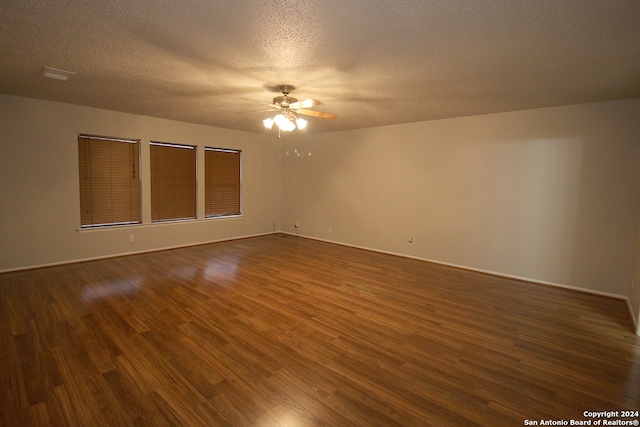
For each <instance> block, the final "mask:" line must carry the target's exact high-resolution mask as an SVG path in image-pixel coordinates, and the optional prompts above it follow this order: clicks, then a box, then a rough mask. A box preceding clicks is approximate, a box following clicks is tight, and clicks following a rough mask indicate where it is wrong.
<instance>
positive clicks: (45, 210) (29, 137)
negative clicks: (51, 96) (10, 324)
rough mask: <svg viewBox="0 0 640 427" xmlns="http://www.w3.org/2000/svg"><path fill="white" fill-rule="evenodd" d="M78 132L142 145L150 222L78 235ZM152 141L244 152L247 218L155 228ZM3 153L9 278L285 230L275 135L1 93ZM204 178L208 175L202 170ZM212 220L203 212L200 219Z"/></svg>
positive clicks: (1, 215) (3, 230)
mask: <svg viewBox="0 0 640 427" xmlns="http://www.w3.org/2000/svg"><path fill="white" fill-rule="evenodd" d="M78 133H88V134H95V135H106V136H116V137H124V138H139V139H141V140H142V146H141V148H142V150H141V151H142V174H143V183H144V185H143V222H144V223H146V224H143V225H140V226H131V227H119V228H113V229H101V230H92V231H78V229H79V226H80V210H79V209H80V207H79V197H78V191H79V190H78V188H79V187H78V185H79V184H78V159H77V157H78V154H77V150H78V148H77V134H78ZM149 140H157V141H164V142H176V143H183V144H192V145H197V146H198V150H199V154H200V156H199V159H200V160H202V159H203V158H204V157H203V155H202V152H203V150H204V146H205V145H207V146H213V147H225V148H234V149H241V150H242V162H243V182H242V183H243V189H242V203H243V212H244V216H243V217H241V218H230V219H217V220H216V219H210V220H205V219H201V220H196V221H188V222H181V223H167V224H153V225H152V224H149V223H150V216H151V214H150V210H149V206H150V184H149V179H148V173H149V167H148V165H149V148H148V147H149V146H148V144H149ZM0 153H1V154H0V182H2V186H1V188H0V200H1V204H0V271H6V270H13V269H20V268H25V267H32V266H40V265H48V264H55V263H61V262H69V261H75V260H82V259H90V258H95V257H104V256H111V255H117V254H124V253H132V252H141V251H149V250H155V249H160V248H168V247H175V246H181V245H190V244H195V243H203V242H209V241H216V240H223V239H229V238H236V237H243V236H250V235H256V234H263V233H271V232H273V230H274V223H275V228H276V229H278V228H279V227H280V223H279V218H280V181H281V177H280V167H281V156H280V151H279V149H278V145H277V144H274V143H273V138H271V137H267V136H263V135H256V134H249V133H245V132H235V131H229V130H223V129H216V128H212V127H207V126H198V125H191V124H187V123H180V122H175V121H169V120H162V119H155V118H150V117H144V116H137V115H132V114H125V113H117V112H113V111H106V110H99V109H94V108H87V107H81V106H75V105H69V104H61V103H53V102H46V101H38V100H33V99H27V98H19V97H12V96H6V95H0ZM199 173H200V174H204V170H203V168H202V167H200V168H199ZM145 175H146V177H145ZM145 178H146V179H145ZM199 192H200V195H201V196H202V195H203V194H204V193H203V189H202V188H199ZM200 199H201V200H202V197H200ZM203 213H204V208H203V206H202V205H200V206H199V207H198V216H199V217H200V218H203V216H204V215H203ZM130 234H134V239H135V240H134V241H133V242H131V241H130V238H129V235H130Z"/></svg>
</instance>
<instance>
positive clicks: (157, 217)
mask: <svg viewBox="0 0 640 427" xmlns="http://www.w3.org/2000/svg"><path fill="white" fill-rule="evenodd" d="M154 147H165V148H175V149H180V150H192V151H191V153H193V159H192V162H193V164H192V166H190V168H191V167H192V168H193V169H187V171H186V172H188V173H186V174H184V175H183V176H177V177H176V176H175V175H174V176H173V178H175V179H183V178H185V177H187V176H188V175H189V174H191V177H190V178H189V179H190V180H191V181H190V182H189V183H190V184H193V187H192V188H191V189H190V190H189V192H190V193H191V194H190V195H189V196H193V197H192V198H191V197H189V198H188V201H189V202H191V206H189V207H187V206H186V205H185V206H184V207H180V206H178V207H176V205H175V203H174V212H173V214H172V216H167V215H168V212H167V211H168V210H169V208H168V207H167V206H166V204H165V205H164V206H162V204H163V203H167V200H168V199H172V201H173V202H176V197H177V196H176V195H177V193H176V192H177V191H178V190H179V187H172V188H164V189H163V190H164V191H169V192H172V193H173V194H171V195H167V194H162V195H161V196H159V195H158V194H157V190H158V187H156V186H157V185H158V184H159V182H158V179H168V177H167V176H166V175H165V176H162V175H161V172H160V171H157V170H155V168H156V167H157V166H158V165H157V162H156V160H157V161H158V162H159V161H160V159H154V150H155V148H154ZM176 153H178V152H176ZM165 166H166V165H165ZM174 166H175V165H174ZM149 168H150V174H149V177H150V179H149V181H150V189H151V191H150V193H151V194H150V196H151V206H150V210H151V223H152V224H158V223H166V222H179V221H193V220H197V219H198V207H197V205H198V147H197V146H196V145H191V144H180V143H173V142H161V141H149ZM172 170H173V171H174V172H176V171H178V169H175V168H173V169H172ZM154 193H156V194H154ZM159 197H161V198H162V200H159ZM181 209H183V211H184V212H188V214H186V215H176V213H177V212H178V211H179V210H181Z"/></svg>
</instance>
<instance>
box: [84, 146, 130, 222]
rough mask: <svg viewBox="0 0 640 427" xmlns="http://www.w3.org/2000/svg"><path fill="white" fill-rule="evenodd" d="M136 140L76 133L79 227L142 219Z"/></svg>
mask: <svg viewBox="0 0 640 427" xmlns="http://www.w3.org/2000/svg"><path fill="white" fill-rule="evenodd" d="M139 142H140V141H138V140H129V139H116V138H104V137H97V136H88V135H78V160H79V174H80V176H79V177H80V225H81V227H96V226H105V225H121V224H138V223H140V222H141V218H140V200H141V197H140V143H139Z"/></svg>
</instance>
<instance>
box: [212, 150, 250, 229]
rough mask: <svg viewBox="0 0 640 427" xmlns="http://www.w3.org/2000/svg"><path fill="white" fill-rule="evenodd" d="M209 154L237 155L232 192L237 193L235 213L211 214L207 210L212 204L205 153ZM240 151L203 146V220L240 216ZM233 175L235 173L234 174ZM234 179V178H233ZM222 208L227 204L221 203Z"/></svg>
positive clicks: (234, 203)
mask: <svg viewBox="0 0 640 427" xmlns="http://www.w3.org/2000/svg"><path fill="white" fill-rule="evenodd" d="M208 152H209V153H211V152H218V153H233V154H237V156H238V163H237V177H238V180H237V184H235V185H237V192H236V191H233V192H234V193H237V202H236V201H234V202H233V205H236V204H237V211H233V212H232V211H229V212H221V213H212V212H211V211H210V210H209V209H210V206H211V205H212V204H213V203H214V202H212V201H211V200H210V198H211V197H212V195H211V191H213V190H212V189H211V188H210V186H211V184H212V180H211V176H210V173H211V169H210V168H211V166H207V165H208V159H210V156H208V155H207V153H208ZM242 157H243V156H242V150H239V149H232V148H220V147H210V146H205V147H204V174H205V179H204V216H205V219H215V218H233V217H239V216H242ZM234 175H235V173H234ZM234 178H235V177H234ZM234 196H235V195H234ZM221 204H222V205H223V206H226V205H229V204H225V202H222V203H221Z"/></svg>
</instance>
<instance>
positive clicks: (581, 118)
mask: <svg viewBox="0 0 640 427" xmlns="http://www.w3.org/2000/svg"><path fill="white" fill-rule="evenodd" d="M638 117H640V100H638V99H636V100H628V101H618V102H609V103H598V104H585V105H574V106H567V107H556V108H546V109H538V110H529V111H521V112H511V113H503V114H493V115H485V116H476V117H466V118H459V119H449V120H438V121H431V122H421V123H411V124H405V125H396V126H385V127H378V128H370V129H362V130H355V131H348V132H336V133H330V134H321V135H313V134H311V135H304V134H300V133H298V134H287V135H285V136H284V137H283V139H281V140H274V138H273V137H272V136H268V135H256V134H249V133H244V132H236V131H230V130H224V129H217V128H211V127H207V126H198V125H191V124H186V123H180V122H174V121H169V120H162V119H155V118H150V117H144V116H137V115H132V114H125V113H117V112H112V111H106V110H99V109H93V108H87V107H81V106H74V105H69V104H60V103H53V102H46V101H39V100H32V99H27V98H19V97H12V96H6V95H0V153H1V155H0V180H1V182H2V186H0V202H1V203H0V271H7V270H13V269H20V268H25V267H33V266H40V265H48V264H56V263H61V262H70V261H76V260H83V259H91V258H97V257H104V256H111V255H118V254H126V253H135V252H142V251H148V250H155V249H161V248H168V247H176V246H181V245H190V244H195V243H204V242H209V241H216V240H223V239H229V238H237V237H243V236H250V235H257V234H264V233H270V232H272V231H273V230H274V224H275V230H282V231H286V232H291V233H295V229H294V227H293V225H294V224H295V223H296V222H298V223H299V224H300V228H299V233H300V234H301V235H305V236H310V237H314V238H319V239H324V240H329V241H335V242H339V243H344V244H348V245H354V246H361V247H365V248H370V249H374V250H379V251H384V252H390V253H397V254H401V255H406V256H412V257H417V258H422V259H428V260H434V261H437V262H443V263H449V264H454V265H459V266H463V267H469V268H473V269H478V270H483V271H489V272H495V273H499V274H504V275H511V276H515V277H522V278H527V279H532V280H536V281H540V282H547V283H553V284H559V285H564V286H571V287H576V288H581V289H586V290H590V291H595V292H599V293H604V294H610V295H615V296H624V297H627V298H629V302H630V305H631V307H632V309H633V311H634V315H635V316H636V318H638V311H639V310H640V285H639V283H638V282H639V281H640V249H638V250H635V252H634V248H635V247H636V246H637V247H638V248H640V229H638V227H637V223H638V221H639V219H640V209H639V205H640V196H639V195H640V167H638V165H639V164H640V120H638V119H637V118H638ZM78 133H89V134H97V135H108V136H119V137H127V138H139V139H141V140H142V143H143V150H142V157H143V162H142V166H143V174H148V161H149V160H148V145H147V144H148V142H149V140H160V141H167V142H177V143H185V144H194V145H197V146H198V149H199V150H200V152H201V151H202V149H203V147H204V146H205V145H211V146H222V147H228V148H237V149H241V150H243V174H244V175H243V212H244V216H243V217H242V218H233V219H221V220H204V219H201V220H197V221H189V222H184V223H171V224H149V222H150V212H149V209H148V206H149V204H150V203H149V202H150V188H149V184H148V179H146V180H145V183H146V184H145V186H144V187H143V201H144V207H143V220H144V223H145V224H143V225H140V226H133V227H120V228H114V229H104V230H93V231H78V228H79V222H80V218H79V200H78V173H77V142H76V135H77V134H78ZM201 169H202V168H201ZM145 171H146V172H145ZM200 173H202V170H200ZM199 191H200V193H201V194H202V189H199ZM202 212H203V207H202V206H199V209H198V213H199V217H200V218H201V217H202ZM130 234H134V236H135V241H133V242H131V241H130V240H129V235H130ZM410 238H413V244H409V242H408V240H409V239H410ZM634 254H635V255H634ZM634 257H635V258H634ZM634 264H635V273H634ZM634 275H635V278H636V280H635V286H634V287H633V288H632V287H631V282H632V278H633V277H634Z"/></svg>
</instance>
